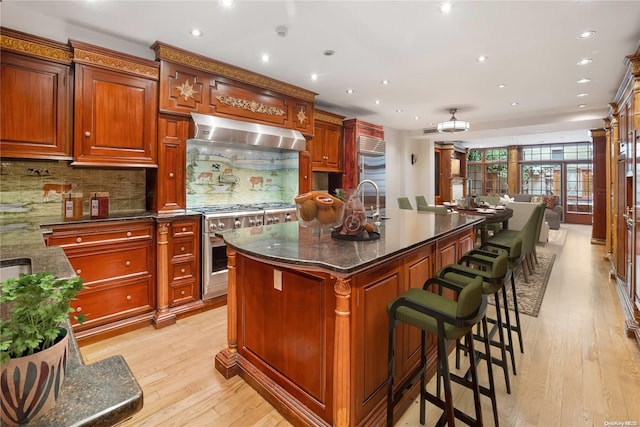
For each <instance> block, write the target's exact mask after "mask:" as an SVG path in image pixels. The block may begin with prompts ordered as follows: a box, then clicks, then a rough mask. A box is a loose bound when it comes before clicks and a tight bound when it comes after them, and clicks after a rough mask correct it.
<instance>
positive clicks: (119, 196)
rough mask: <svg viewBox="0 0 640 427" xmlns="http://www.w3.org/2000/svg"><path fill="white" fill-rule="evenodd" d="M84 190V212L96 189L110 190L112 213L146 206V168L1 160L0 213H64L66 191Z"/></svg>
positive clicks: (81, 191)
mask: <svg viewBox="0 0 640 427" xmlns="http://www.w3.org/2000/svg"><path fill="white" fill-rule="evenodd" d="M68 191H71V192H73V193H82V195H83V207H84V209H83V210H84V215H85V216H87V217H88V216H89V198H90V194H91V193H94V192H108V193H109V212H110V213H117V212H131V211H143V210H145V208H146V173H145V170H144V169H96V168H92V169H89V168H81V169H79V168H72V167H70V166H69V165H68V162H66V161H59V162H58V161H21V160H5V159H2V160H0V216H1V217H4V218H6V217H9V216H14V215H24V214H25V213H28V214H30V215H36V216H50V215H60V216H61V217H62V193H63V192H68Z"/></svg>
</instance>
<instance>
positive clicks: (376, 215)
mask: <svg viewBox="0 0 640 427" xmlns="http://www.w3.org/2000/svg"><path fill="white" fill-rule="evenodd" d="M366 183H369V184H371V185H373V188H374V189H375V190H376V211H375V212H374V213H373V224H374V225H376V226H378V225H380V224H381V222H380V188H379V187H378V184H376V183H375V182H373V181H371V180H370V179H364V180H362V181H360V183H359V184H358V186H357V187H356V191H357V192H358V194H359V193H360V187H362V186H363V185H364V184H366ZM361 197H362V205H363V206H364V193H362V196H361Z"/></svg>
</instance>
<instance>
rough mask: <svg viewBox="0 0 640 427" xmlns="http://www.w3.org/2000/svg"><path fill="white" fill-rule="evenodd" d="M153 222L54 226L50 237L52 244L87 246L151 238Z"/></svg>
mask: <svg viewBox="0 0 640 427" xmlns="http://www.w3.org/2000/svg"><path fill="white" fill-rule="evenodd" d="M152 237H153V224H151V223H146V222H145V223H137V224H136V223H129V224H126V223H123V224H119V225H115V226H113V225H110V224H106V225H105V224H101V225H92V226H74V227H64V226H61V227H53V234H52V235H51V238H50V239H49V242H50V243H49V244H50V245H51V246H62V247H63V248H64V247H70V246H85V245H90V244H96V243H112V242H113V243H116V242H128V241H137V240H151V239H152Z"/></svg>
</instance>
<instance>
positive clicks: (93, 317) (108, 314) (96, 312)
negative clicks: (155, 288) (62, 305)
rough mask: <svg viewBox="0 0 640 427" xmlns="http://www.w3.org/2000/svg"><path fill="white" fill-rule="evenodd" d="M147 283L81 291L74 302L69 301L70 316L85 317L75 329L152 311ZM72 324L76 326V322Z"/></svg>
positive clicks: (138, 282) (146, 281) (147, 281)
mask: <svg viewBox="0 0 640 427" xmlns="http://www.w3.org/2000/svg"><path fill="white" fill-rule="evenodd" d="M149 282H150V279H149V278H145V279H143V280H141V281H137V282H130V283H129V284H126V285H122V286H114V287H110V288H107V289H101V290H98V291H94V290H90V289H89V290H83V291H82V292H80V293H79V294H78V298H77V299H76V300H75V301H71V307H72V308H73V309H74V310H75V313H72V315H71V316H73V315H77V314H78V313H84V315H85V316H87V320H86V322H84V323H83V324H82V325H79V326H77V328H78V329H85V328H89V327H91V326H95V325H96V324H100V323H105V322H108V321H113V320H117V319H120V318H124V317H129V316H132V315H135V314H138V313H142V312H145V311H149V310H151V309H153V303H154V302H153V300H152V298H151V296H150V292H149V286H150V283H149ZM73 323H74V324H76V325H77V322H75V321H73Z"/></svg>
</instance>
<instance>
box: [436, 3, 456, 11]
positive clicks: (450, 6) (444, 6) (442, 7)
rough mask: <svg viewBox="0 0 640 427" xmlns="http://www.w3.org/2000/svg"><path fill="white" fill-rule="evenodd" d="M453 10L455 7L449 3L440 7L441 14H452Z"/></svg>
mask: <svg viewBox="0 0 640 427" xmlns="http://www.w3.org/2000/svg"><path fill="white" fill-rule="evenodd" d="M451 8H453V5H452V4H451V3H449V2H445V3H442V4H441V5H440V8H439V9H440V12H441V13H449V12H451Z"/></svg>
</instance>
